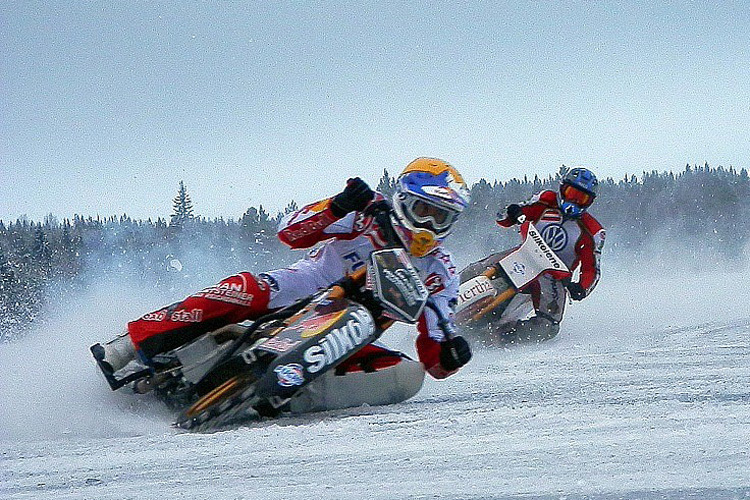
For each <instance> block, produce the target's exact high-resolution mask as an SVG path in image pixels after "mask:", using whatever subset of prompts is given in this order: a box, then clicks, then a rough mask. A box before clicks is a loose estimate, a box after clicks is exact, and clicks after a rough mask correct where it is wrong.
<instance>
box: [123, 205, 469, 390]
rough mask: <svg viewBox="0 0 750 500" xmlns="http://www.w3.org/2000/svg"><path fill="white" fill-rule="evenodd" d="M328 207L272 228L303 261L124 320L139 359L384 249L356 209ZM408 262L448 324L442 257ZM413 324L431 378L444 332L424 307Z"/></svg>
mask: <svg viewBox="0 0 750 500" xmlns="http://www.w3.org/2000/svg"><path fill="white" fill-rule="evenodd" d="M376 199H382V197H381V196H379V195H378V196H377V197H376ZM330 204H331V200H330V199H326V200H323V201H320V202H317V203H312V204H310V205H307V206H305V207H303V208H302V209H300V210H297V211H296V212H292V213H290V214H288V215H287V216H286V217H285V218H284V219H283V220H282V221H281V223H280V225H279V228H278V237H279V239H280V240H281V241H282V242H284V243H285V244H287V245H289V246H290V247H291V248H295V249H306V248H311V250H310V251H309V252H308V253H307V255H306V256H305V258H303V259H301V260H299V261H297V262H296V263H294V264H293V265H291V266H289V267H287V268H282V269H276V270H273V271H269V272H266V273H261V274H259V275H257V277H256V275H253V274H251V273H249V272H243V273H240V274H237V275H234V276H230V277H228V278H226V279H224V280H222V281H221V282H219V283H218V284H216V285H214V286H212V287H209V288H206V289H204V290H201V291H200V292H198V293H196V294H193V295H191V296H190V297H188V298H186V299H185V300H183V301H182V302H178V303H175V304H172V305H170V306H168V307H165V308H163V309H161V310H158V311H154V312H152V313H149V314H146V315H145V316H143V317H141V318H140V319H138V320H136V321H133V322H130V323H129V324H128V332H129V334H130V337H131V340H132V341H133V343H134V344H135V346H136V347H137V348H139V349H140V350H141V351H142V352H143V353H144V354H145V355H146V356H153V355H154V354H156V353H158V352H163V351H166V350H169V349H174V348H176V347H178V346H179V345H182V344H184V343H186V342H188V341H190V340H192V339H193V338H195V337H197V336H198V335H200V334H202V333H203V332H205V331H208V330H211V329H214V328H218V327H219V326H223V325H225V324H228V323H236V322H240V321H244V320H246V319H253V318H257V317H259V316H261V315H262V314H264V313H266V312H267V311H269V310H271V309H277V308H280V307H284V306H287V305H289V304H292V303H293V302H294V301H296V300H297V299H300V298H302V297H306V296H308V295H310V294H312V293H314V292H315V291H317V290H318V289H321V288H325V287H328V286H329V285H330V284H331V283H333V282H335V281H337V280H338V279H340V278H342V277H344V276H345V275H346V274H347V273H351V272H352V271H355V270H356V269H358V268H359V267H361V266H363V265H365V261H366V259H367V258H368V256H369V255H370V253H371V252H372V251H373V250H376V249H380V248H383V247H384V241H383V240H382V237H381V235H380V233H379V230H378V227H377V224H376V223H375V222H374V220H373V219H372V218H371V217H369V216H365V214H364V213H363V212H356V211H355V212H351V213H349V214H347V215H345V216H344V217H342V218H338V217H336V216H334V215H333V213H332V211H331V208H330ZM319 243H320V245H318V244H319ZM412 262H413V264H414V266H415V267H416V268H417V270H418V271H419V273H420V276H421V278H422V280H423V281H424V282H425V284H426V285H427V287H428V289H429V290H430V293H431V296H432V299H433V300H434V302H435V305H436V306H437V307H438V308H439V309H440V311H441V313H442V314H443V315H444V316H445V317H446V318H448V319H449V320H450V321H452V320H453V307H454V305H455V301H456V297H457V295H458V285H459V280H458V275H457V272H456V268H455V266H454V265H453V262H452V260H451V257H450V254H448V252H446V251H445V250H444V249H443V248H441V247H438V248H436V249H435V250H434V251H433V252H431V253H429V254H428V255H426V256H424V257H421V258H415V257H412ZM417 328H418V330H419V335H418V337H417V340H416V348H417V353H418V355H419V360H420V361H421V362H422V363H423V364H424V365H425V369H426V370H427V371H428V373H430V374H431V375H432V376H433V377H435V378H445V377H447V376H448V375H451V374H452V373H454V372H448V371H446V370H445V369H443V367H442V366H441V365H440V362H439V355H440V342H441V341H443V340H444V335H443V332H442V330H441V329H440V328H439V326H438V322H437V316H436V314H435V312H434V311H432V310H431V309H427V308H426V309H425V311H424V312H423V313H422V316H421V318H420V320H419V323H418V326H417Z"/></svg>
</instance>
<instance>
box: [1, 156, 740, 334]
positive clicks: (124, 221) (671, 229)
mask: <svg viewBox="0 0 750 500" xmlns="http://www.w3.org/2000/svg"><path fill="white" fill-rule="evenodd" d="M564 171H565V167H561V168H560V170H559V171H558V172H557V173H556V174H555V175H550V176H548V177H547V178H539V177H534V178H533V179H529V178H527V177H524V178H520V179H519V178H514V179H511V180H509V181H505V182H502V181H494V182H488V181H486V180H484V179H481V180H480V181H479V182H477V183H475V184H473V185H472V188H471V194H472V202H471V206H470V207H469V209H468V210H467V212H466V213H465V214H464V215H463V216H462V217H461V219H460V220H459V222H458V223H457V226H456V228H455V230H454V234H453V235H452V236H451V239H450V240H449V241H448V243H447V245H446V246H447V247H448V248H449V249H452V250H453V251H454V254H455V255H456V260H457V262H458V263H459V264H460V265H465V264H467V263H469V262H470V261H471V260H474V259H479V258H481V257H483V256H485V255H486V254H488V253H490V252H492V251H497V250H499V249H502V248H507V247H509V246H510V245H512V244H513V242H514V241H515V240H514V238H517V236H516V235H515V233H514V232H513V231H503V230H500V229H498V228H497V226H496V225H495V224H494V221H495V217H496V213H497V212H498V210H501V209H503V208H504V207H505V206H506V205H507V204H509V203H513V202H518V201H522V200H525V199H527V198H529V197H530V196H531V195H532V194H534V193H536V192H538V191H540V190H542V189H556V186H557V183H558V182H559V179H560V176H561V175H562V174H563V173H564ZM394 182H395V179H394V178H393V177H392V176H391V175H389V173H388V172H387V171H384V173H383V176H382V177H381V179H380V182H379V185H378V189H379V190H380V191H381V192H383V193H384V194H386V196H387V195H388V194H390V193H391V192H392V190H393V187H394ZM748 198H750V179H748V173H747V170H746V169H744V168H743V169H741V170H739V171H738V170H736V169H734V168H732V167H729V168H724V167H716V168H714V167H710V166H709V165H708V164H705V165H703V166H691V165H687V166H686V167H685V168H684V170H683V171H681V172H679V173H673V172H657V171H650V172H643V173H642V174H641V175H640V176H636V175H627V176H625V178H623V179H620V180H615V179H612V178H607V179H601V180H600V191H599V196H598V198H597V200H596V202H595V204H594V206H593V207H592V209H591V212H592V213H593V214H594V215H595V216H596V217H597V218H598V219H599V220H600V222H601V223H602V224H603V225H604V226H605V228H606V229H607V244H606V247H605V258H606V256H607V255H615V254H617V255H620V256H626V257H629V258H630V259H632V260H633V261H634V262H637V261H638V259H640V258H642V257H647V256H648V257H653V255H651V253H652V252H655V251H658V252H660V255H662V256H663V257H664V258H665V259H667V258H669V257H674V258H675V259H674V260H672V259H670V260H671V261H672V262H680V263H682V264H685V265H686V266H687V267H688V268H690V267H701V266H707V265H713V264H715V263H716V262H733V263H735V264H737V265H739V264H742V263H744V258H745V255H744V249H745V246H746V244H747V240H748V235H749V234H750V231H748V229H750V228H749V227H748V226H749V225H750V223H749V222H748V220H749V219H748V215H750V214H748V213H747V212H748V210H747V208H746V204H743V203H740V200H742V199H748ZM309 201H313V200H299V202H300V204H304V203H307V202H309ZM168 203H169V200H165V206H167V205H168ZM297 206H298V205H297V203H296V202H295V201H290V202H289V205H288V206H287V208H286V209H285V210H284V211H283V212H280V213H277V214H271V213H269V212H267V211H266V210H265V209H264V208H263V207H262V206H259V207H257V208H256V207H251V208H248V210H247V211H246V212H245V213H244V214H243V215H242V217H240V218H239V219H236V220H235V219H232V218H227V219H224V218H215V219H213V220H208V219H207V218H204V217H201V216H200V215H199V212H200V209H199V207H193V204H192V201H191V199H190V195H189V193H188V189H187V187H186V186H185V185H184V184H183V183H182V182H180V184H179V186H178V191H177V195H176V196H175V198H174V199H173V200H172V214H171V216H170V218H169V219H164V218H158V219H156V220H152V219H148V220H145V221H144V220H133V219H131V218H130V217H128V216H127V215H122V216H119V217H108V218H101V217H91V216H84V215H76V216H75V217H73V218H72V219H64V220H59V219H57V218H56V217H55V216H54V215H52V214H51V215H48V216H47V217H45V219H44V220H43V221H30V220H26V219H19V220H16V221H2V220H0V342H2V341H10V340H13V339H14V338H17V337H19V336H21V335H22V334H23V333H24V332H25V331H26V330H27V329H28V328H30V327H31V326H32V325H33V324H34V323H35V322H39V321H44V308H45V306H46V305H47V303H48V302H50V301H55V300H57V299H60V298H62V297H64V296H66V295H68V294H72V293H76V291H80V290H82V289H85V288H86V287H87V286H88V284H90V283H92V282H94V281H96V282H101V281H104V280H111V279H114V280H116V279H118V278H120V277H126V278H127V279H129V280H133V279H135V280H137V281H139V282H140V283H143V285H144V286H148V287H167V288H169V287H172V286H174V283H175V281H176V280H182V279H184V277H185V275H186V274H185V273H186V271H185V270H189V269H199V268H208V269H211V270H212V272H214V273H217V274H216V277H220V276H221V275H228V274H232V273H235V272H238V271H241V270H251V271H257V272H260V271H263V270H268V269H272V268H275V267H278V266H281V265H284V264H286V263H289V262H291V261H293V260H294V259H296V258H299V256H300V254H299V253H294V252H292V251H290V250H288V249H286V247H284V246H283V245H282V244H281V243H280V242H279V241H278V239H277V238H276V226H277V224H278V222H279V220H280V219H281V217H283V215H284V214H285V213H288V212H289V211H291V210H295V209H296V208H297ZM665 242H667V244H665ZM665 248H674V255H673V256H665V255H663V254H664V249H665ZM204 284H209V283H204Z"/></svg>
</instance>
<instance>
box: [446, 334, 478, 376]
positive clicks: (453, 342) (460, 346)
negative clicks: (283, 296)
mask: <svg viewBox="0 0 750 500" xmlns="http://www.w3.org/2000/svg"><path fill="white" fill-rule="evenodd" d="M470 359H471V348H470V347H469V343H468V342H466V339H464V338H463V337H461V336H457V337H453V338H452V339H448V340H444V341H443V342H440V365H441V366H442V367H443V368H444V369H445V370H446V371H449V372H452V371H453V370H458V369H459V368H461V367H462V366H464V365H465V364H466V363H468V362H469V360H470Z"/></svg>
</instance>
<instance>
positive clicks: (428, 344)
mask: <svg viewBox="0 0 750 500" xmlns="http://www.w3.org/2000/svg"><path fill="white" fill-rule="evenodd" d="M433 255H434V256H435V262H434V264H433V265H432V266H431V268H430V271H432V272H431V273H430V274H429V275H428V276H427V278H426V279H425V285H426V286H427V289H428V290H429V291H430V298H431V300H432V302H433V304H434V306H435V307H436V308H437V309H438V311H440V315H441V316H442V317H443V318H445V319H446V320H447V321H448V328H449V329H451V330H452V331H455V325H454V323H453V315H454V308H455V305H456V300H457V297H458V287H459V277H458V274H457V272H456V268H455V266H454V265H453V262H452V260H451V258H450V255H449V254H448V253H447V252H444V251H443V250H442V249H440V250H438V251H437V252H435V254H433ZM417 330H418V331H419V335H418V336H417V341H416V347H417V354H418V355H419V360H420V361H421V362H422V364H424V366H425V370H427V372H428V373H429V374H430V375H432V376H433V377H434V378H437V379H441V378H446V377H448V376H449V375H452V374H453V373H455V372H456V371H458V370H455V369H454V370H446V369H445V368H444V367H443V366H442V365H441V363H440V352H441V350H442V349H443V347H444V346H443V344H442V343H443V342H445V341H446V336H445V333H444V331H443V329H442V328H441V327H440V323H439V318H438V315H437V313H436V312H435V311H434V310H433V309H431V308H429V307H426V308H425V310H424V312H423V313H422V317H420V318H419V322H418V323H417Z"/></svg>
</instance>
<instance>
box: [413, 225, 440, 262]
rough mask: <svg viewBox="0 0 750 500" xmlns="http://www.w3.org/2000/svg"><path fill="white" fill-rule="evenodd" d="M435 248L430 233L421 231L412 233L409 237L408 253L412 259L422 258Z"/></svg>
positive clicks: (433, 238) (433, 239)
mask: <svg viewBox="0 0 750 500" xmlns="http://www.w3.org/2000/svg"><path fill="white" fill-rule="evenodd" d="M434 248H435V236H433V234H432V232H430V231H426V230H422V231H414V232H412V235H411V245H409V253H410V254H411V255H413V256H414V257H424V256H425V255H427V254H428V253H430V251H432V249H434Z"/></svg>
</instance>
